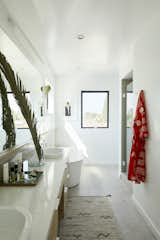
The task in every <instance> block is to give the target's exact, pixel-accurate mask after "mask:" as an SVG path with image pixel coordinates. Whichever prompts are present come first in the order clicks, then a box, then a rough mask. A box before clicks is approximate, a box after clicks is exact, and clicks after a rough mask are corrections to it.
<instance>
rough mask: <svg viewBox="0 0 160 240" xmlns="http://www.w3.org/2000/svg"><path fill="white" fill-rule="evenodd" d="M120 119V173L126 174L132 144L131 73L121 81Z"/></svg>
mask: <svg viewBox="0 0 160 240" xmlns="http://www.w3.org/2000/svg"><path fill="white" fill-rule="evenodd" d="M121 88H122V89H121V92H122V95H121V98H122V119H121V123H122V124H121V138H122V139H121V142H122V145H121V172H123V173H126V174H127V170H128V163H129V156H130V149H131V143H132V124H133V114H134V113H133V97H134V95H133V77H132V72H131V73H129V74H128V75H127V77H126V78H124V79H122V87H121Z"/></svg>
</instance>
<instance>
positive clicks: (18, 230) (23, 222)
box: [0, 206, 31, 240]
mask: <svg viewBox="0 0 160 240" xmlns="http://www.w3.org/2000/svg"><path fill="white" fill-rule="evenodd" d="M30 226H31V216H30V214H29V213H28V212H27V211H25V210H24V209H21V208H12V207H9V206H5V207H4V206H1V207H0V239H3V240H27V239H28V234H29V228H30Z"/></svg>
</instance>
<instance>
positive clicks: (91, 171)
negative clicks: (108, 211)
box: [71, 166, 156, 240]
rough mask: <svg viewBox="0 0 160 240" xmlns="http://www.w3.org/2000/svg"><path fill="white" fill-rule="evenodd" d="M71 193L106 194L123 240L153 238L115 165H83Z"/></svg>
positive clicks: (146, 239) (147, 239) (151, 239)
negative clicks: (79, 179) (79, 180)
mask: <svg viewBox="0 0 160 240" xmlns="http://www.w3.org/2000/svg"><path fill="white" fill-rule="evenodd" d="M71 194H73V195H82V196H84V195H85V196H88V195H96V196H99V195H100V196H102V195H108V194H111V195H112V197H110V200H111V204H112V208H113V211H114V214H115V216H116V218H117V221H118V224H119V226H120V229H121V231H122V234H123V236H124V240H155V239H156V238H155V237H154V236H153V234H152V232H151V231H150V229H149V228H148V226H147V225H146V223H145V222H144V220H143V218H142V217H141V215H140V214H139V213H138V211H137V210H136V208H135V206H134V204H133V202H132V199H131V192H130V191H129V189H128V187H127V186H126V184H125V183H124V182H122V181H121V180H120V179H119V177H118V169H117V168H116V167H106V166H84V167H83V168H82V176H81V183H80V185H79V186H78V187H76V188H72V190H71Z"/></svg>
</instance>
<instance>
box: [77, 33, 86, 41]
mask: <svg viewBox="0 0 160 240" xmlns="http://www.w3.org/2000/svg"><path fill="white" fill-rule="evenodd" d="M84 38H85V35H84V34H78V35H77V39H78V40H82V39H84Z"/></svg>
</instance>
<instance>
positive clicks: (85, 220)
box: [60, 196, 122, 240]
mask: <svg viewBox="0 0 160 240" xmlns="http://www.w3.org/2000/svg"><path fill="white" fill-rule="evenodd" d="M106 239H107V240H122V237H121V233H120V231H119V229H118V226H117V223H116V219H115V217H114V215H113V211H112V208H111V206H110V203H109V200H108V199H107V197H81V196H80V197H70V198H69V199H68V201H67V203H66V209H65V217H64V220H63V221H62V223H61V227H60V240H106Z"/></svg>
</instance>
